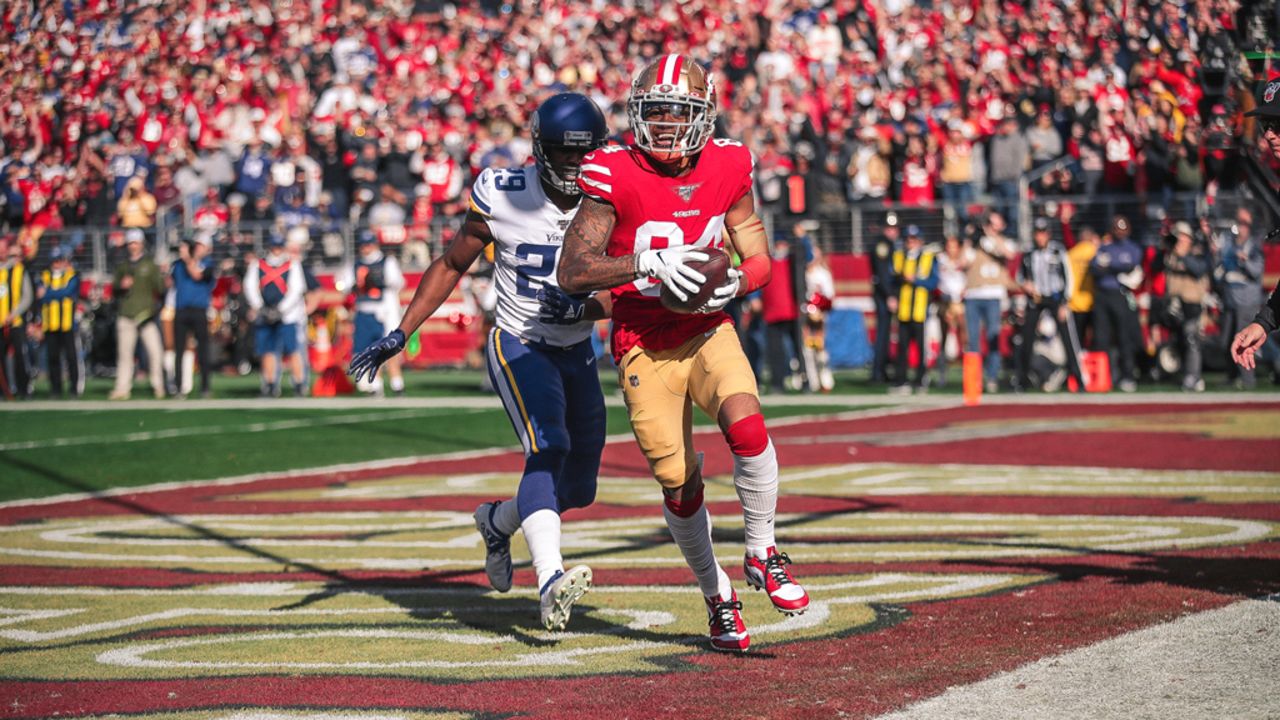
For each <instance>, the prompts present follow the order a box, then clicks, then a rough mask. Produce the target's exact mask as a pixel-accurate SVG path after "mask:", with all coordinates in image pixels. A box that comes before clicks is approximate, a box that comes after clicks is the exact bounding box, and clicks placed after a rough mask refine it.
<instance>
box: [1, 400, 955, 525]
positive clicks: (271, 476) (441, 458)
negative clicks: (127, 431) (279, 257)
mask: <svg viewBox="0 0 1280 720" xmlns="http://www.w3.org/2000/svg"><path fill="white" fill-rule="evenodd" d="M28 405H30V403H28ZM0 407H3V405H0ZM112 407H115V406H112ZM423 407H426V406H425V405H424V406H423ZM495 407H496V406H495ZM922 409H930V410H931V409H936V408H934V407H929V408H920V407H879V408H869V409H866V410H853V411H848V412H839V413H834V414H832V415H826V414H823V415H802V416H795V417H788V418H779V419H778V420H771V421H770V422H769V425H770V426H771V427H781V426H787V425H797V424H800V423H804V422H812V421H813V420H814V419H815V418H818V417H821V418H824V419H826V420H836V421H840V420H857V419H861V418H868V417H884V416H889V415H901V414H905V413H913V412H919V411H921V410H922ZM379 417H386V414H385V413H383V414H379ZM693 432H694V434H695V435H703V434H708V433H713V432H714V433H719V430H718V429H717V428H715V427H713V426H709V427H695V428H694V430H693ZM606 442H608V443H619V442H634V436H633V435H632V434H631V433H629V432H628V433H618V434H615V435H610V436H608V437H607V438H606ZM513 445H514V443H513ZM514 452H517V450H516V449H515V448H514V447H498V448H486V449H483V450H463V451H459V452H453V453H441V454H439V455H407V456H404V457H398V458H386V459H382V460H367V461H363V462H354V463H342V464H339V465H324V466H316V467H309V468H295V469H292V470H277V471H272V472H264V473H249V474H247V475H237V476H234V477H228V478H216V479H206V480H177V481H173V482H164V483H153V484H150V485H139V486H136V487H121V488H112V489H110V490H102V491H99V492H92V493H83V492H81V493H66V494H62V495H53V496H50V497H44V498H31V499H24V500H9V501H5V502H0V510H3V509H6V508H15V507H28V506H36V505H54V504H57V503H63V502H75V501H78V500H87V499H91V498H99V497H116V496H120V495H138V494H143V493H151V492H167V491H170V490H180V489H184V488H199V487H224V486H228V485H240V484H243V483H251V482H259V481H263V480H280V479H284V478H295V477H301V476H307V475H316V474H319V473H326V474H337V473H359V472H369V471H374V470H393V469H395V468H398V467H410V466H413V465H418V464H421V463H425V462H449V461H453V460H472V459H479V458H486V457H495V456H498V455H505V454H507V453H514Z"/></svg>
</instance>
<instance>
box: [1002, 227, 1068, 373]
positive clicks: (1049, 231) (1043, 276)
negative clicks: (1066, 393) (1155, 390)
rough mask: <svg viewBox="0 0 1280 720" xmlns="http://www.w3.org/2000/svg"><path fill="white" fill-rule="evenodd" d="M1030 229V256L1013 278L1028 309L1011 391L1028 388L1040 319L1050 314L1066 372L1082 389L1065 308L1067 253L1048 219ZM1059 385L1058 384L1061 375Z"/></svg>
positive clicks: (1066, 308)
mask: <svg viewBox="0 0 1280 720" xmlns="http://www.w3.org/2000/svg"><path fill="white" fill-rule="evenodd" d="M1033 228H1034V230H1033V232H1032V236H1031V239H1032V243H1033V246H1032V248H1031V250H1030V251H1029V252H1026V253H1023V255H1022V260H1021V262H1020V263H1019V264H1018V275H1017V278H1016V279H1017V282H1018V284H1019V285H1021V286H1022V292H1023V294H1025V295H1026V298H1027V306H1026V314H1025V316H1024V317H1023V321H1022V330H1021V340H1022V342H1021V343H1020V344H1019V345H1018V354H1017V360H1018V363H1017V372H1018V377H1017V381H1016V383H1015V385H1014V387H1015V389H1026V388H1028V387H1030V379H1029V371H1030V369H1031V350H1032V347H1033V346H1034V345H1035V341H1036V334H1037V330H1038V328H1039V327H1040V318H1041V316H1042V315H1044V314H1045V313H1049V315H1050V316H1051V317H1052V318H1053V320H1054V322H1055V323H1056V324H1057V328H1058V339H1059V340H1060V341H1061V342H1062V346H1063V350H1064V351H1065V354H1066V359H1067V372H1068V373H1070V375H1071V377H1073V378H1075V379H1076V382H1077V383H1079V386H1080V387H1082V388H1083V387H1084V386H1085V383H1084V377H1083V375H1082V374H1081V372H1080V341H1079V339H1078V338H1077V337H1076V327H1075V323H1073V322H1072V321H1071V310H1070V309H1069V308H1068V306H1067V303H1068V302H1069V301H1070V300H1071V290H1072V288H1073V287H1074V285H1075V283H1074V281H1073V278H1072V277H1071V262H1070V260H1069V259H1068V257H1067V251H1066V250H1065V249H1064V248H1063V247H1062V245H1061V244H1060V243H1058V242H1055V241H1054V240H1053V228H1052V225H1051V223H1050V222H1049V219H1048V218H1045V217H1038V218H1036V219H1035V222H1034V224H1033ZM1043 379H1047V378H1043ZM1058 381H1059V382H1061V375H1059V380H1058ZM1046 384H1047V383H1046Z"/></svg>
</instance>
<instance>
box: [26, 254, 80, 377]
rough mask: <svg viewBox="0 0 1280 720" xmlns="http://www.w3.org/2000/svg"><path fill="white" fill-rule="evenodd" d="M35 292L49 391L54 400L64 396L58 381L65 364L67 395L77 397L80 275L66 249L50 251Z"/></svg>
mask: <svg viewBox="0 0 1280 720" xmlns="http://www.w3.org/2000/svg"><path fill="white" fill-rule="evenodd" d="M36 293H37V294H38V295H39V297H40V308H41V313H40V315H41V320H42V322H43V325H44V349H45V353H46V358H47V362H48V365H49V389H50V391H51V392H52V394H53V396H54V397H56V398H61V397H64V392H63V385H62V378H63V367H64V365H65V367H66V377H67V379H68V380H69V381H70V382H69V385H70V387H71V395H72V397H77V398H78V397H80V395H81V394H82V393H83V392H84V384H83V379H84V372H83V367H82V364H81V361H80V346H79V340H78V333H77V318H76V306H77V304H78V303H79V301H80V274H79V273H77V272H76V271H75V268H73V267H72V266H71V248H70V247H68V246H66V245H60V246H58V247H56V248H54V249H53V254H52V256H51V257H50V263H49V268H48V269H47V270H45V271H44V272H42V273H40V287H39V289H38V290H37V291H36Z"/></svg>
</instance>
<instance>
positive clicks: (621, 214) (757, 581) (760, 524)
mask: <svg viewBox="0 0 1280 720" xmlns="http://www.w3.org/2000/svg"><path fill="white" fill-rule="evenodd" d="M715 101H716V97H715V88H714V86H713V84H712V82H711V79H710V78H709V77H708V75H707V73H706V71H705V70H703V68H702V67H700V66H699V65H698V64H697V63H696V62H694V61H693V60H692V59H691V58H689V57H687V56H683V55H666V56H663V57H662V58H661V59H659V60H658V61H657V62H655V63H653V64H652V65H650V66H649V67H647V68H645V69H644V70H643V71H642V72H641V73H640V75H639V76H637V77H636V79H635V82H634V83H633V84H632V86H631V96H630V98H629V99H628V101H627V114H628V116H629V117H630V120H631V128H632V131H633V132H634V133H635V142H634V144H633V145H631V146H612V147H605V148H601V149H599V150H596V151H594V152H592V153H591V154H589V155H587V156H586V157H585V158H584V159H583V161H582V170H581V174H580V175H579V177H578V185H579V187H580V188H581V189H582V192H583V195H584V198H583V201H582V206H581V207H580V209H579V210H578V214H577V216H576V217H575V218H574V220H573V222H572V224H571V225H570V226H569V229H568V230H567V231H566V232H565V239H564V250H563V251H562V252H561V255H560V257H561V259H560V266H559V270H558V273H557V277H558V279H559V282H560V286H561V287H562V288H563V289H564V290H565V292H569V293H580V292H587V291H590V290H600V289H605V288H612V295H613V357H614V360H615V361H616V363H617V365H618V378H619V383H620V384H621V386H622V392H623V396H624V397H625V399H626V403H627V413H628V415H629V417H630V419H631V427H632V430H633V431H634V432H635V436H636V441H637V442H638V443H639V445H640V448H641V450H643V451H644V454H645V457H646V458H648V460H649V466H650V468H651V469H652V471H653V474H654V476H655V478H657V480H658V482H659V483H661V484H662V487H663V493H664V495H665V498H664V499H665V503H664V515H665V517H666V520H667V526H668V527H669V528H670V529H671V535H672V537H673V538H675V541H676V544H677V545H679V547H680V550H681V552H683V553H684V557H685V560H686V561H687V562H688V563H689V567H690V569H692V570H693V573H694V575H695V576H696V577H697V580H698V584H699V586H700V587H701V589H702V594H703V595H704V596H705V597H706V603H707V612H708V614H709V616H710V626H711V645H712V647H714V648H715V649H717V650H727V651H743V650H746V649H747V646H748V644H749V643H750V638H749V635H748V633H747V629H746V626H745V625H744V624H743V622H742V616H741V612H740V611H741V609H742V604H741V603H740V602H739V601H738V598H737V595H736V593H734V590H733V587H732V585H731V584H730V582H729V577H728V576H727V575H726V574H725V572H724V570H722V569H721V568H720V565H719V563H717V562H716V559H715V555H714V553H713V551H712V545H711V518H710V516H709V515H708V514H707V509H706V506H705V505H704V504H703V481H702V473H701V463H700V460H699V457H698V455H697V454H696V453H695V452H694V450H693V442H692V406H693V405H697V406H698V407H699V408H700V409H701V410H702V411H703V412H705V413H706V414H707V415H708V416H709V417H711V418H714V419H715V420H716V421H717V422H718V423H719V425H720V429H721V431H722V432H723V433H724V436H725V439H726V440H727V441H728V443H729V448H730V450H731V451H732V452H733V458H734V477H733V479H734V486H735V487H736V489H737V492H738V497H739V499H740V500H741V501H742V512H743V516H744V519H745V524H746V545H747V552H746V558H745V560H744V571H745V573H746V578H747V582H748V583H749V584H750V585H751V586H753V587H755V588H757V589H764V590H766V591H767V592H768V594H769V598H770V600H771V601H772V602H773V605H774V607H775V608H777V609H778V610H779V611H780V612H783V613H786V614H789V615H792V614H799V613H802V612H804V611H805V610H806V609H807V608H808V606H809V596H808V595H807V594H806V593H805V591H804V589H803V588H801V587H800V585H799V584H797V583H796V582H795V579H794V578H793V577H792V576H791V574H790V572H789V571H788V570H787V565H788V564H789V563H790V562H791V560H790V558H788V557H787V556H786V555H785V554H783V553H780V552H778V550H777V547H776V542H775V540H774V514H775V510H776V508H777V499H778V462H777V456H776V454H775V453H774V448H773V443H772V442H770V440H769V436H768V433H767V432H766V430H765V425H764V416H763V415H761V413H760V398H759V392H758V390H757V388H756V382H755V375H754V374H753V373H752V371H751V366H750V364H749V363H748V362H747V358H746V355H745V354H744V353H743V351H742V346H741V344H739V341H738V337H737V334H736V333H735V332H734V331H733V328H732V324H731V323H732V321H731V320H730V319H729V316H728V315H726V314H725V313H724V312H723V311H722V309H723V308H724V306H725V305H726V304H728V302H729V301H730V300H732V299H733V298H734V297H735V296H739V295H745V294H747V293H749V292H751V291H753V290H755V289H756V288H759V287H760V286H762V285H764V284H765V283H767V282H768V281H769V268H770V263H769V255H768V242H767V240H766V238H765V233H764V224H763V223H762V222H761V221H760V218H759V217H757V216H756V213H755V198H754V196H753V193H752V191H751V185H752V173H753V169H754V160H753V159H752V157H751V153H750V151H748V150H747V148H746V147H744V146H743V145H742V144H741V143H738V142H734V141H732V140H723V139H712V137H711V136H712V133H713V132H714V128H715V115H716V107H715ZM726 229H727V231H728V237H729V239H730V240H731V242H732V244H733V249H735V250H736V251H737V254H738V255H739V256H740V257H741V258H743V259H742V263H741V264H740V266H739V267H738V268H737V269H736V270H731V271H730V272H729V277H728V279H727V280H726V282H725V284H724V285H723V286H722V287H719V288H717V289H716V291H715V293H714V295H712V297H711V299H710V300H708V301H707V303H706V304H705V305H704V306H703V307H702V308H700V309H699V311H698V312H696V313H691V314H678V313H675V312H672V311H670V310H668V309H667V308H666V307H664V306H663V305H662V303H661V301H660V299H659V291H660V290H661V288H662V286H663V285H666V286H667V287H668V289H669V290H670V291H671V292H673V293H674V294H676V295H677V296H678V297H680V298H681V299H686V298H687V297H688V296H689V293H694V292H696V291H697V290H698V289H700V288H701V284H702V283H703V282H705V281H706V277H705V276H703V275H702V274H701V273H699V272H697V271H696V270H694V269H693V268H692V267H689V266H688V265H686V264H685V262H686V261H687V260H688V261H701V260H705V259H707V257H708V254H707V253H706V252H701V251H700V248H701V249H707V250H710V249H713V248H719V247H722V246H723V245H724V237H725V232H726Z"/></svg>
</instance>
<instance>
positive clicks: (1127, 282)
mask: <svg viewBox="0 0 1280 720" xmlns="http://www.w3.org/2000/svg"><path fill="white" fill-rule="evenodd" d="M1089 272H1090V273H1091V274H1092V275H1093V278H1094V288H1095V292H1094V300H1093V333H1094V334H1093V337H1094V346H1095V347H1096V348H1097V349H1098V350H1099V351H1101V352H1105V353H1107V355H1108V356H1110V358H1111V374H1112V375H1113V376H1115V377H1118V378H1119V382H1118V383H1117V386H1118V387H1119V388H1120V390H1121V391H1122V392H1133V391H1134V390H1137V388H1138V383H1137V375H1136V371H1135V369H1134V355H1135V354H1136V353H1137V351H1138V347H1139V346H1140V345H1141V344H1142V333H1141V328H1140V327H1139V325H1138V304H1137V302H1136V301H1135V300H1134V297H1133V289H1132V288H1131V287H1130V286H1131V285H1133V284H1134V280H1133V278H1134V276H1135V273H1141V272H1142V250H1141V249H1139V248H1138V246H1137V245H1136V244H1135V243H1134V242H1133V240H1131V239H1129V221H1128V219H1127V218H1125V217H1123V216H1117V217H1116V219H1115V221H1114V222H1112V224H1111V231H1110V232H1109V233H1107V234H1106V235H1104V236H1103V237H1102V245H1101V246H1100V247H1099V248H1098V252H1097V254H1096V255H1094V257H1093V260H1092V261H1090V262H1089ZM1138 282H1141V280H1138Z"/></svg>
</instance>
